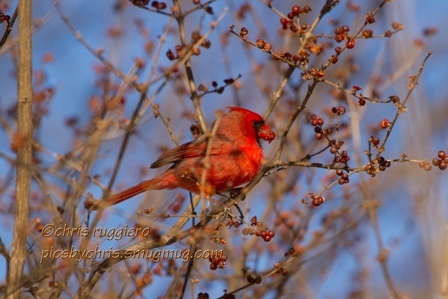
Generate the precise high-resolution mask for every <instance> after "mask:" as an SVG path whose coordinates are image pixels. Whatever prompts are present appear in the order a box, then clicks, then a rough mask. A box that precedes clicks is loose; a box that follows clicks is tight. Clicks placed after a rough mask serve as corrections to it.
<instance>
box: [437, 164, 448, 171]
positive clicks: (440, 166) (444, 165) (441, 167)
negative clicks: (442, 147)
mask: <svg viewBox="0 0 448 299" xmlns="http://www.w3.org/2000/svg"><path fill="white" fill-rule="evenodd" d="M447 165H448V164H446V163H445V162H440V164H439V169H440V170H445V169H446V167H447Z"/></svg>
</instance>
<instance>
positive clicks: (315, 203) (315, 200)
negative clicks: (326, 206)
mask: <svg viewBox="0 0 448 299" xmlns="http://www.w3.org/2000/svg"><path fill="white" fill-rule="evenodd" d="M324 202H325V197H323V196H316V197H313V200H312V201H311V204H312V205H313V206H315V207H318V206H320V205H321V204H323V203H324Z"/></svg>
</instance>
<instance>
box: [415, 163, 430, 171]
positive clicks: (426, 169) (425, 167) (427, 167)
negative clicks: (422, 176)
mask: <svg viewBox="0 0 448 299" xmlns="http://www.w3.org/2000/svg"><path fill="white" fill-rule="evenodd" d="M418 167H420V168H422V169H423V170H425V171H430V170H431V169H432V166H431V165H429V162H428V161H421V162H420V163H418Z"/></svg>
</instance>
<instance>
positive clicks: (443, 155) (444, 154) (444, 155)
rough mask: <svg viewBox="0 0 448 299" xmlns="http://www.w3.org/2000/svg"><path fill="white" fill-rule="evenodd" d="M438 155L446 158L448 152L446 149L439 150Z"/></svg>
mask: <svg viewBox="0 0 448 299" xmlns="http://www.w3.org/2000/svg"><path fill="white" fill-rule="evenodd" d="M437 156H438V157H439V158H440V159H445V157H446V153H445V151H439V152H438V154H437Z"/></svg>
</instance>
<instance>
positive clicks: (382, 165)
mask: <svg viewBox="0 0 448 299" xmlns="http://www.w3.org/2000/svg"><path fill="white" fill-rule="evenodd" d="M378 164H379V165H380V166H379V167H378V168H379V169H380V170H381V171H385V170H386V168H389V167H390V162H389V161H387V160H386V159H384V157H383V156H379V158H378Z"/></svg>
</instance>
